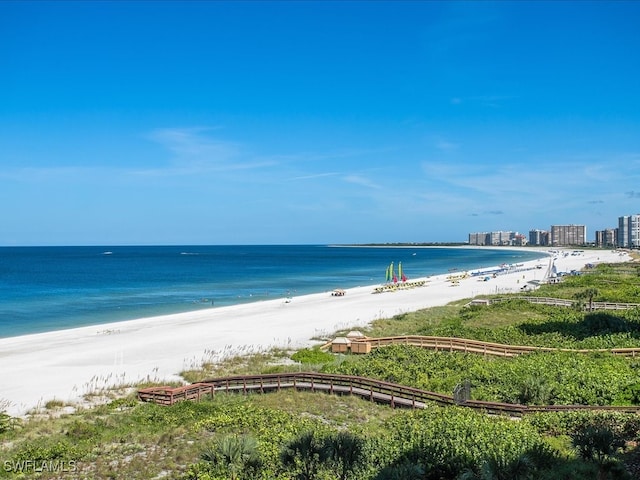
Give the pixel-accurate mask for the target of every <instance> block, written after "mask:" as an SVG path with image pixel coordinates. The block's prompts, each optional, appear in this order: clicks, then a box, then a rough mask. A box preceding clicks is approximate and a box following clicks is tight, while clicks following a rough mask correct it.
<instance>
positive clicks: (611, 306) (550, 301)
mask: <svg viewBox="0 0 640 480" xmlns="http://www.w3.org/2000/svg"><path fill="white" fill-rule="evenodd" d="M509 300H524V301H527V302H529V303H537V304H541V305H552V306H556V307H575V306H577V305H580V304H581V302H578V301H577V300H569V299H566V298H553V297H531V296H521V295H515V296H512V297H495V298H483V299H474V300H472V301H471V302H469V303H468V304H467V305H491V304H494V303H500V302H507V301H509ZM582 303H583V308H584V309H587V310H588V309H589V302H582ZM638 307H640V303H614V302H592V303H591V308H592V309H593V310H628V309H630V308H638Z"/></svg>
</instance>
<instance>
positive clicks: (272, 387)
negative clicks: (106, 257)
mask: <svg viewBox="0 0 640 480" xmlns="http://www.w3.org/2000/svg"><path fill="white" fill-rule="evenodd" d="M286 389H288V390H296V391H311V392H324V393H328V394H334V395H357V396H359V397H361V398H363V399H366V400H369V401H371V402H376V403H381V404H386V405H389V406H391V407H392V408H412V409H416V408H425V407H426V406H427V405H433V404H436V405H441V406H448V405H460V406H464V407H467V408H472V409H474V410H478V411H481V412H484V413H487V414H494V415H508V416H511V417H521V416H523V415H526V414H528V413H534V412H557V411H572V410H589V411H597V410H608V411H615V412H623V413H640V406H631V407H619V406H589V405H548V406H528V405H518V404H511V403H500V402H483V401H479V400H467V401H464V402H458V403H456V401H455V400H454V397H452V396H450V395H443V394H441V393H436V392H429V391H426V390H420V389H418V388H412V387H407V386H404V385H398V384H396V383H390V382H384V381H381V380H374V379H371V378H366V377H357V376H352V375H332V374H324V373H315V372H299V373H274V374H265V375H243V376H235V377H224V378H214V379H209V380H206V381H203V382H199V383H194V384H191V385H185V386H182V387H175V388H172V387H150V388H144V389H141V390H139V391H138V398H139V399H140V400H141V401H144V402H152V403H156V404H159V405H167V406H169V405H173V404H175V403H177V402H180V401H186V400H191V401H199V400H201V399H204V398H211V397H213V396H215V395H217V394H220V393H241V394H244V395H247V394H250V393H268V392H279V391H281V390H286Z"/></svg>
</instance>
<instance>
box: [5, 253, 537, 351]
mask: <svg viewBox="0 0 640 480" xmlns="http://www.w3.org/2000/svg"><path fill="white" fill-rule="evenodd" d="M542 256H543V255H542V254H540V253H538V252H532V251H528V250H526V249H523V250H519V251H516V250H507V249H504V250H502V249H482V248H446V247H442V248H439V247H430V248H420V247H343V246H327V245H283V246H277V245H268V246H258V245H253V246H117V247H116V246H112V247H94V246H91V247H87V246H84V247H1V248H0V338H1V337H9V336H15V335H23V334H29V333H38V332H45V331H52V330H60V329H65V328H72V327H77V326H84V325H95V324H100V323H106V322H113V321H122V320H130V319H134V318H142V317H149V316H154V315H160V314H167V313H178V312H185V311H192V310H198V309H205V308H217V307H220V306H226V305H233V304H239V303H245V302H254V301H260V300H267V299H274V298H283V297H286V296H292V295H303V294H308V293H319V292H323V291H327V290H331V289H334V288H349V287H355V286H363V285H374V284H380V283H384V281H385V271H386V269H387V267H388V266H389V264H390V263H391V262H394V264H395V266H396V268H397V265H398V262H402V266H403V271H404V273H405V275H406V276H407V277H409V278H410V279H411V278H418V277H425V276H431V275H436V274H442V273H447V272H448V271H450V270H453V269H458V270H470V269H477V268H481V267H488V266H493V265H499V264H502V263H521V262H524V261H528V260H532V259H535V258H540V257H542Z"/></svg>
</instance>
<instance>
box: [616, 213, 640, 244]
mask: <svg viewBox="0 0 640 480" xmlns="http://www.w3.org/2000/svg"><path fill="white" fill-rule="evenodd" d="M618 246H619V247H623V248H640V214H636V215H625V216H622V217H618Z"/></svg>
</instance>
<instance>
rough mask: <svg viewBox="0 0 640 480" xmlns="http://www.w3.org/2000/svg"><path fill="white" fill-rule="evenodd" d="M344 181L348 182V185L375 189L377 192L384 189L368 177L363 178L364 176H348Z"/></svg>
mask: <svg viewBox="0 0 640 480" xmlns="http://www.w3.org/2000/svg"><path fill="white" fill-rule="evenodd" d="M343 180H344V181H345V182H347V183H353V184H355V185H361V186H363V187H367V188H373V189H376V190H378V189H381V188H382V187H381V186H380V185H378V184H377V183H375V182H374V181H372V180H371V179H369V178H367V177H363V176H362V175H347V176H345V177H343Z"/></svg>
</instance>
